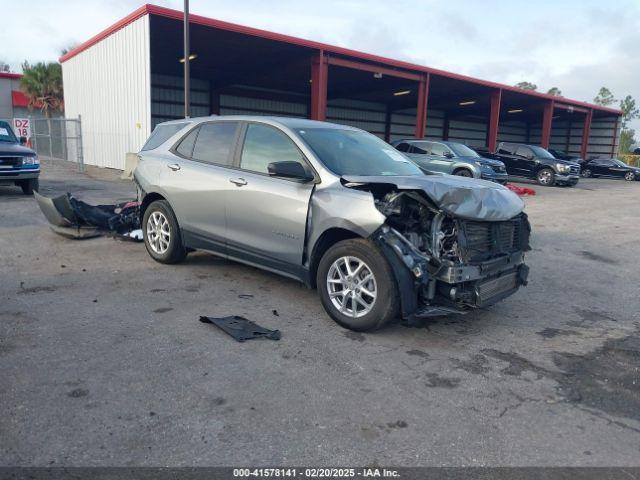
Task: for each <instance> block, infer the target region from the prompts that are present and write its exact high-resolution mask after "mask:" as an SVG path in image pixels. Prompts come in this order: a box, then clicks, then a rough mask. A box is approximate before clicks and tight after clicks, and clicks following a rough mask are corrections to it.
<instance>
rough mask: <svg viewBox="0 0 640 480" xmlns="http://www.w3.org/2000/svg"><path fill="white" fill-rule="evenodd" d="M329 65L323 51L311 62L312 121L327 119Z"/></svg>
mask: <svg viewBox="0 0 640 480" xmlns="http://www.w3.org/2000/svg"><path fill="white" fill-rule="evenodd" d="M328 74H329V65H328V63H327V57H326V56H325V54H324V50H320V51H319V52H318V53H317V54H315V55H314V57H313V59H312V60H311V111H310V118H311V119H312V120H325V119H326V118H327V77H328Z"/></svg>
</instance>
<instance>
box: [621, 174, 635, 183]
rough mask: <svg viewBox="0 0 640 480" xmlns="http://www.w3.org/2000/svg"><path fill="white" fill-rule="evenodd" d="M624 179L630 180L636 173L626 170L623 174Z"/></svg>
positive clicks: (633, 178)
mask: <svg viewBox="0 0 640 480" xmlns="http://www.w3.org/2000/svg"><path fill="white" fill-rule="evenodd" d="M624 179H625V180H626V181H627V182H632V181H633V180H635V179H636V174H635V173H633V172H627V173H625V174H624Z"/></svg>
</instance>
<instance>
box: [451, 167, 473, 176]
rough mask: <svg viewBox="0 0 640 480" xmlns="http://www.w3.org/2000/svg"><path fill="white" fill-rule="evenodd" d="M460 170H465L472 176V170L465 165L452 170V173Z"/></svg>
mask: <svg viewBox="0 0 640 480" xmlns="http://www.w3.org/2000/svg"><path fill="white" fill-rule="evenodd" d="M461 170H466V171H467V172H469V173H470V174H471V176H472V177H473V172H472V171H471V169H470V168H467V167H458V168H456V169H455V170H454V171H453V174H454V175H455V174H456V173H458V172H459V171H461Z"/></svg>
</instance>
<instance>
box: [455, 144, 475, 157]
mask: <svg viewBox="0 0 640 480" xmlns="http://www.w3.org/2000/svg"><path fill="white" fill-rule="evenodd" d="M447 146H448V147H449V148H450V149H451V150H453V153H455V154H456V155H458V156H459V157H476V158H477V157H479V156H480V155H478V153H477V152H476V151H474V150H471V149H470V148H469V147H467V146H466V145H464V144H463V143H448V144H447Z"/></svg>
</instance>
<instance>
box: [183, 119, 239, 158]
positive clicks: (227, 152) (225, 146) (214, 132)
mask: <svg viewBox="0 0 640 480" xmlns="http://www.w3.org/2000/svg"><path fill="white" fill-rule="evenodd" d="M237 128H238V122H214V123H205V124H204V125H202V126H201V127H200V133H198V137H197V139H196V143H195V145H194V147H193V155H192V158H193V159H194V160H200V161H202V162H207V163H215V164H216V165H231V163H232V162H233V159H232V155H231V152H232V151H233V146H234V141H235V138H236V130H237Z"/></svg>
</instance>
